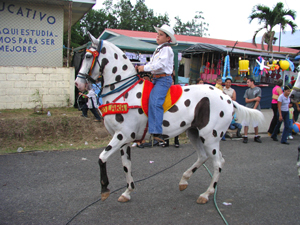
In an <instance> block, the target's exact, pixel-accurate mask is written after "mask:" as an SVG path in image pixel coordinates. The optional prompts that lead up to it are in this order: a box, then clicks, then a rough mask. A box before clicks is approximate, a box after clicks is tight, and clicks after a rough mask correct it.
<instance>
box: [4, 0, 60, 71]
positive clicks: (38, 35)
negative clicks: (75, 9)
mask: <svg viewBox="0 0 300 225" xmlns="http://www.w3.org/2000/svg"><path fill="white" fill-rule="evenodd" d="M46 3H47V1H45V3H44V4H43V5H36V4H34V3H32V2H31V1H23V2H20V1H18V0H4V1H0V21H1V22H0V65H1V66H58V67H60V66H62V65H63V64H62V63H63V22H64V11H63V8H62V7H60V6H59V5H57V6H56V5H53V4H50V5H49V4H46Z"/></svg>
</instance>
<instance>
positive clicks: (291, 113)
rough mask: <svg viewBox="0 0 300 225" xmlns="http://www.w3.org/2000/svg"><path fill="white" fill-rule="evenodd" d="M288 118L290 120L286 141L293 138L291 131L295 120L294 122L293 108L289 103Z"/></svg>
mask: <svg viewBox="0 0 300 225" xmlns="http://www.w3.org/2000/svg"><path fill="white" fill-rule="evenodd" d="M289 116H290V120H289V125H290V126H289V128H290V129H289V134H288V139H289V140H293V139H294V138H293V136H292V131H293V125H294V123H295V120H294V107H293V104H292V103H290V104H289Z"/></svg>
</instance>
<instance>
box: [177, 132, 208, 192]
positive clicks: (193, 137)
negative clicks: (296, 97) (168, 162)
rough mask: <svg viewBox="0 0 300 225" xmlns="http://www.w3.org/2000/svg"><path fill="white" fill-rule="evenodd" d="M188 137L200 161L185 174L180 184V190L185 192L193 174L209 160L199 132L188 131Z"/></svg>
mask: <svg viewBox="0 0 300 225" xmlns="http://www.w3.org/2000/svg"><path fill="white" fill-rule="evenodd" d="M187 135H188V137H189V139H190V141H191V144H192V145H193V147H194V148H195V149H196V152H197V155H198V159H197V161H196V162H195V163H194V164H193V165H192V166H191V167H190V168H189V169H188V170H187V171H185V172H184V173H183V175H182V177H181V180H180V182H179V190H180V191H183V190H185V189H186V188H187V186H188V180H189V179H190V177H191V176H192V174H193V173H194V172H195V171H196V170H197V169H198V168H199V167H200V166H201V165H202V164H203V163H204V162H205V161H206V160H207V158H208V157H207V154H206V152H205V150H204V146H203V143H202V140H201V138H199V136H198V130H196V129H189V130H187Z"/></svg>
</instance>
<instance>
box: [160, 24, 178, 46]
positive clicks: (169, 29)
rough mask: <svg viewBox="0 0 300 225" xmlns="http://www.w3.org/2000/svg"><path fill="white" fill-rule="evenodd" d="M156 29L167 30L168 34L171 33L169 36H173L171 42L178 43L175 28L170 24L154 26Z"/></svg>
mask: <svg viewBox="0 0 300 225" xmlns="http://www.w3.org/2000/svg"><path fill="white" fill-rule="evenodd" d="M154 29H155V30H156V31H157V32H158V31H159V30H161V31H163V32H165V33H166V34H167V35H169V37H170V38H171V44H176V43H177V41H176V38H175V37H174V30H173V29H172V28H171V27H170V26H168V25H166V24H164V25H162V26H161V28H159V27H154Z"/></svg>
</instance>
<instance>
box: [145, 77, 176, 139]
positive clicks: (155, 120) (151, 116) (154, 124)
mask: <svg viewBox="0 0 300 225" xmlns="http://www.w3.org/2000/svg"><path fill="white" fill-rule="evenodd" d="M153 84H154V87H153V89H152V91H151V93H150V98H149V110H148V123H149V133H150V134H162V122H163V117H164V109H163V104H164V102H165V98H166V95H167V93H168V90H169V88H170V87H171V85H172V77H171V76H166V77H160V78H158V79H153Z"/></svg>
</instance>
